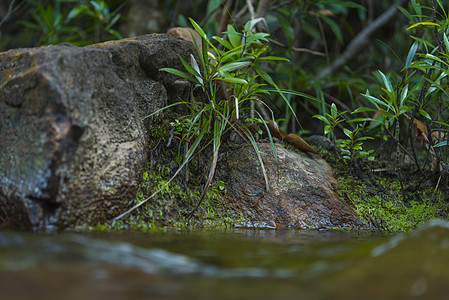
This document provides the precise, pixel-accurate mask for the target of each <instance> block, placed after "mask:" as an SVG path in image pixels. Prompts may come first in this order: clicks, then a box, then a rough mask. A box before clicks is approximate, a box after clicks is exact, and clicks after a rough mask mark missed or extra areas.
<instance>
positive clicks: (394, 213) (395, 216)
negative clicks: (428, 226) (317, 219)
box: [337, 175, 448, 232]
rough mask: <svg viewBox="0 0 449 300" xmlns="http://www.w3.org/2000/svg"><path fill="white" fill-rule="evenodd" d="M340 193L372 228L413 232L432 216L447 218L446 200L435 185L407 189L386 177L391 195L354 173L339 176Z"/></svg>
mask: <svg viewBox="0 0 449 300" xmlns="http://www.w3.org/2000/svg"><path fill="white" fill-rule="evenodd" d="M337 180H338V182H339V189H338V191H339V194H340V196H341V197H342V199H346V201H347V202H348V203H349V204H350V205H351V206H352V207H353V208H354V210H355V211H356V212H357V214H358V215H359V216H360V218H361V219H362V220H363V221H364V222H365V223H366V224H367V225H368V226H369V227H370V229H372V230H382V231H391V232H397V231H410V230H413V229H415V228H416V227H417V226H419V225H421V224H423V223H425V222H427V221H429V220H430V219H433V218H447V208H448V207H447V203H446V202H445V201H444V199H443V197H442V195H441V194H434V191H433V189H432V188H428V189H424V190H421V191H415V192H408V193H407V192H406V193H405V195H406V196H405V197H404V194H403V193H402V190H401V184H400V182H399V180H398V179H397V178H383V179H381V180H380V184H381V185H382V186H384V187H385V188H386V189H387V190H388V191H389V193H390V194H391V197H389V196H388V195H386V194H381V193H380V192H379V191H377V190H376V189H375V188H373V187H368V186H366V184H365V183H363V182H362V181H361V180H360V179H357V178H354V177H352V176H347V175H345V176H337Z"/></svg>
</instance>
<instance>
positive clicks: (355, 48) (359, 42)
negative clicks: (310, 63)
mask: <svg viewBox="0 0 449 300" xmlns="http://www.w3.org/2000/svg"><path fill="white" fill-rule="evenodd" d="M406 2H407V1H406V0H398V1H397V3H396V5H393V6H392V7H390V8H389V9H388V10H387V11H386V12H384V13H383V14H381V15H380V16H379V17H377V19H376V20H374V21H373V22H372V23H371V24H370V25H368V27H366V28H365V29H363V30H362V31H361V32H360V33H359V34H358V35H357V36H356V37H355V38H354V39H353V40H352V41H351V42H350V43H349V45H348V46H347V47H346V49H345V51H344V52H343V54H342V55H341V56H340V57H339V58H337V59H336V60H335V61H334V62H333V63H332V64H331V65H330V66H329V67H328V68H327V69H325V70H323V71H322V72H321V73H320V74H318V76H317V79H321V78H323V77H326V76H329V75H331V74H332V73H334V72H335V71H337V70H338V69H340V68H341V67H343V66H344V65H346V64H347V63H348V62H349V61H350V60H351V59H353V58H354V56H355V55H356V54H357V53H358V52H359V51H361V50H362V49H363V47H365V46H366V44H368V43H369V41H370V37H371V36H372V35H373V34H374V33H375V32H376V31H378V30H379V29H380V28H382V27H383V26H385V25H386V24H388V23H389V22H391V20H393V18H394V17H395V16H396V13H397V12H398V8H397V6H403V5H404V4H405V3H406Z"/></svg>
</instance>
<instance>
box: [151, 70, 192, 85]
mask: <svg viewBox="0 0 449 300" xmlns="http://www.w3.org/2000/svg"><path fill="white" fill-rule="evenodd" d="M159 71H164V72H168V73H171V74H174V75H178V76H179V77H182V78H184V79H187V80H189V81H192V82H194V83H198V84H200V83H199V82H198V80H196V79H195V78H193V77H190V76H189V75H187V74H186V73H184V72H182V71H179V70H176V69H172V68H162V69H159Z"/></svg>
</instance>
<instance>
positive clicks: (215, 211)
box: [88, 114, 244, 231]
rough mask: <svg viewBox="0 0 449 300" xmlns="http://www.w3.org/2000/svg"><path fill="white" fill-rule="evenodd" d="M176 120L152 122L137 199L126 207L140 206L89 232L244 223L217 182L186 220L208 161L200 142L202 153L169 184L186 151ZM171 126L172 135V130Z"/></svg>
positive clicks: (174, 118)
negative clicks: (146, 158)
mask: <svg viewBox="0 0 449 300" xmlns="http://www.w3.org/2000/svg"><path fill="white" fill-rule="evenodd" d="M177 117H178V116H177V115H174V114H173V115H170V116H168V117H167V116H165V117H164V118H161V119H158V120H155V122H154V123H153V125H152V126H151V128H150V129H149V130H150V138H149V143H148V148H149V150H148V163H147V164H146V166H145V169H144V172H143V174H142V180H141V183H140V185H139V190H138V193H137V196H136V199H135V200H134V201H133V202H132V203H130V205H129V208H131V207H133V206H134V205H137V204H139V203H141V202H145V203H144V204H143V205H141V206H140V207H139V208H137V209H136V210H134V211H133V212H132V213H130V214H128V215H126V216H124V217H123V218H122V219H120V220H118V221H114V222H112V223H111V224H109V225H104V226H97V227H92V228H91V227H90V228H88V229H93V230H139V231H153V230H159V229H161V228H175V229H187V228H226V227H230V226H233V224H234V223H236V222H240V221H244V218H243V216H242V214H241V212H240V211H238V210H237V209H235V208H234V206H233V205H232V204H230V203H228V201H227V200H226V198H225V193H226V184H225V183H224V182H222V181H214V182H213V183H212V184H211V186H210V187H209V190H208V192H207V194H206V197H205V198H204V200H203V202H202V204H201V205H200V207H199V208H198V210H197V211H196V212H195V213H194V214H193V216H192V217H191V218H188V215H189V213H190V212H191V211H192V210H193V208H194V207H195V206H196V204H197V202H198V200H199V198H200V195H201V191H202V186H203V184H204V182H205V180H206V179H205V178H206V175H207V174H208V172H209V167H210V161H211V157H210V155H208V153H210V151H208V145H207V139H205V141H204V142H205V145H204V146H203V151H201V153H199V154H197V155H195V156H194V157H193V159H192V161H191V162H189V163H188V165H187V168H184V170H182V171H181V172H180V173H179V174H178V175H177V176H175V177H174V178H173V180H172V181H170V182H168V181H169V180H170V179H171V178H172V177H173V176H174V175H175V173H176V171H177V170H178V168H179V166H180V165H181V163H182V158H183V155H184V150H185V146H186V143H185V142H182V141H181V140H182V125H180V124H182V121H180V119H178V118H177ZM173 127H174V128H175V130H174V131H173V130H171V129H172V128H173ZM157 191H159V192H158V193H156V194H155V195H154V196H153V197H151V199H149V200H147V199H148V198H149V197H150V196H151V195H152V194H154V193H155V192H157Z"/></svg>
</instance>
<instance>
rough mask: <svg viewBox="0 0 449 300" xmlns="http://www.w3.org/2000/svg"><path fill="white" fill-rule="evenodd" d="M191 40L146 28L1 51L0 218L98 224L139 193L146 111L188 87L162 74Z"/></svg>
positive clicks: (42, 224)
mask: <svg viewBox="0 0 449 300" xmlns="http://www.w3.org/2000/svg"><path fill="white" fill-rule="evenodd" d="M192 52H193V47H192V45H191V44H190V43H188V42H185V41H183V40H181V39H178V38H174V37H172V36H169V35H159V34H154V35H147V36H141V37H137V38H132V39H123V40H119V41H111V42H106V43H101V44H96V45H92V46H87V47H83V48H80V47H75V46H71V45H58V46H48V47H41V48H35V49H16V50H10V51H7V52H3V53H0V84H1V87H2V88H1V93H0V120H1V122H0V141H1V142H0V224H11V225H17V226H21V227H24V228H28V229H29V228H31V229H47V228H59V229H62V228H65V227H67V226H73V225H78V224H97V223H103V222H105V221H106V220H109V219H111V218H113V217H114V216H116V215H118V214H120V213H121V212H123V211H124V210H125V208H126V207H127V205H128V203H129V201H131V200H132V199H133V198H134V197H135V193H136V186H137V185H138V182H139V180H140V177H141V169H142V166H143V165H144V163H145V161H146V159H147V157H146V153H147V142H148V141H147V140H148V132H147V131H148V125H149V122H150V120H149V119H145V120H143V118H144V117H145V116H147V115H149V114H150V113H152V112H154V111H156V110H157V109H159V108H161V107H163V106H165V105H166V104H167V103H170V102H174V101H178V100H179V97H180V96H182V94H187V95H188V94H189V90H190V85H189V84H188V83H187V82H183V81H182V80H179V77H177V76H174V75H171V74H168V73H166V72H160V71H159V69H160V68H162V67H171V68H182V64H181V62H180V60H179V57H178V54H180V55H182V56H183V57H184V58H186V59H187V58H189V56H190V53H192Z"/></svg>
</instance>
